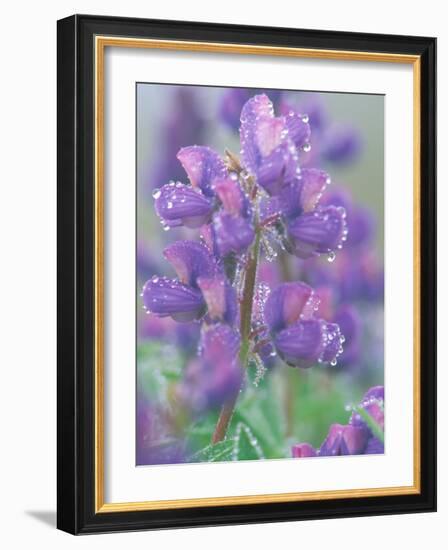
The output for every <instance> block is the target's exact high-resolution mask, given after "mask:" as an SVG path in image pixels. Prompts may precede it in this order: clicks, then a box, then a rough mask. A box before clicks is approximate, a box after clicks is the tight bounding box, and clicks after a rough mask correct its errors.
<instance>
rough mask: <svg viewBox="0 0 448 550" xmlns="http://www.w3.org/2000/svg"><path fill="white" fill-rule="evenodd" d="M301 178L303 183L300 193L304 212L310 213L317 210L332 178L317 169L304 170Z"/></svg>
mask: <svg viewBox="0 0 448 550" xmlns="http://www.w3.org/2000/svg"><path fill="white" fill-rule="evenodd" d="M299 178H300V179H301V181H302V188H301V193H300V203H301V206H302V210H303V212H310V211H311V210H314V209H315V208H316V206H317V204H318V202H319V200H320V198H321V196H322V194H323V192H324V191H325V188H326V187H327V186H328V185H329V184H330V182H331V180H330V176H329V175H328V174H327V172H324V171H323V170H318V169H317V168H304V169H303V170H302V171H301V172H300V176H299Z"/></svg>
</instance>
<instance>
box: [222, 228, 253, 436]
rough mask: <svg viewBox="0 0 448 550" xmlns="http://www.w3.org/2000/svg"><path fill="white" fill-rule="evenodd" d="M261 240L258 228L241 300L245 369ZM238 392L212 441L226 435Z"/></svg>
mask: <svg viewBox="0 0 448 550" xmlns="http://www.w3.org/2000/svg"><path fill="white" fill-rule="evenodd" d="M260 241H261V229H257V231H256V233H255V241H254V244H253V245H252V248H251V251H250V257H249V261H248V264H247V268H246V275H245V278H244V290H243V299H242V302H241V324H240V332H241V348H240V362H241V365H242V367H243V369H245V368H247V364H248V356H249V347H250V333H251V322H252V306H253V301H254V293H255V284H256V282H257V267H258V257H259V255H260ZM238 394H239V391H238V392H237V393H235V394H234V395H233V396H232V397H231V398H230V399H228V400H227V401H226V402H225V403H224V405H223V406H222V409H221V413H220V415H219V418H218V422H217V423H216V427H215V431H214V432H213V437H212V443H213V444H215V443H219V441H222V440H223V439H224V438H225V437H226V433H227V430H228V428H229V425H230V421H231V420H232V416H233V412H234V410H235V405H236V402H237V399H238Z"/></svg>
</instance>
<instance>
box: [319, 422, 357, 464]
mask: <svg viewBox="0 0 448 550" xmlns="http://www.w3.org/2000/svg"><path fill="white" fill-rule="evenodd" d="M367 441H368V432H367V430H365V429H364V427H361V426H352V425H350V424H349V425H345V426H344V425H342V424H332V425H331V426H330V429H329V431H328V435H327V437H326V439H325V441H324V442H323V443H322V446H321V448H320V450H319V456H342V455H359V454H363V452H364V451H365V448H366V445H367Z"/></svg>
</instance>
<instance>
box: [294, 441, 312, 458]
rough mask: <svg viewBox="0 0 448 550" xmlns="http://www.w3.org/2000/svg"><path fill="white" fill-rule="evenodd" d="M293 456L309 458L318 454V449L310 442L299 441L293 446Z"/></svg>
mask: <svg viewBox="0 0 448 550" xmlns="http://www.w3.org/2000/svg"><path fill="white" fill-rule="evenodd" d="M291 451H292V458H308V457H312V456H317V452H316V449H315V448H314V447H313V446H312V445H310V444H309V443H297V444H296V445H293V446H292V449H291Z"/></svg>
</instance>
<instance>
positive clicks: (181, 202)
mask: <svg viewBox="0 0 448 550" xmlns="http://www.w3.org/2000/svg"><path fill="white" fill-rule="evenodd" d="M155 197H156V199H155V208H156V212H157V214H158V215H159V216H160V217H161V218H162V219H163V220H164V221H165V223H166V225H168V226H179V225H185V226H186V227H190V228H192V229H195V228H197V227H200V226H201V225H203V224H204V223H206V222H207V220H208V219H209V218H210V215H211V212H212V209H213V204H212V202H211V200H210V199H208V198H207V197H205V196H204V195H203V194H202V193H201V192H200V191H195V190H194V189H193V188H192V187H191V186H190V185H183V184H182V183H176V184H175V183H169V184H167V185H164V186H163V187H162V188H161V189H160V190H159V192H156V193H155Z"/></svg>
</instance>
